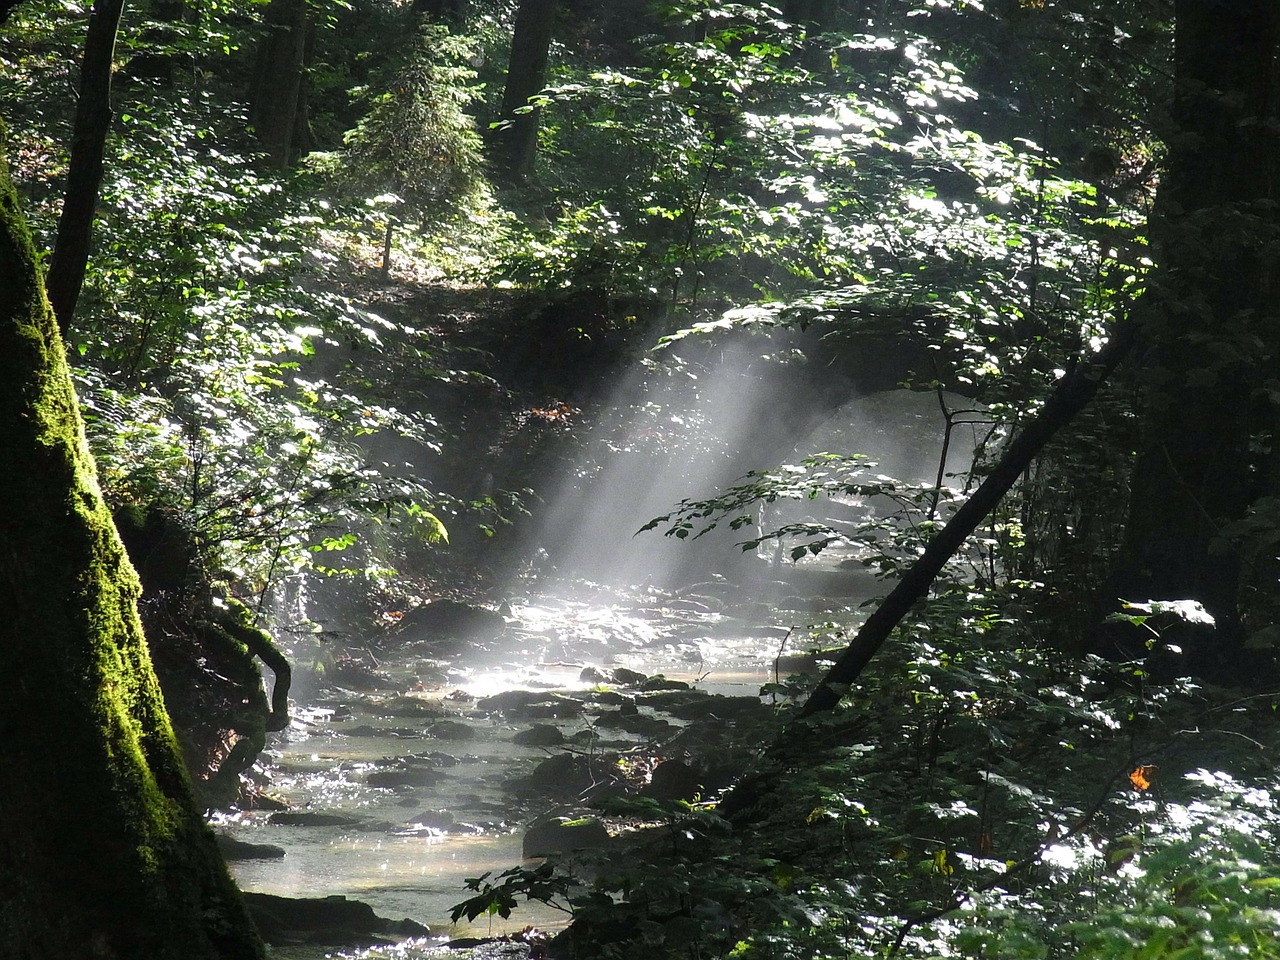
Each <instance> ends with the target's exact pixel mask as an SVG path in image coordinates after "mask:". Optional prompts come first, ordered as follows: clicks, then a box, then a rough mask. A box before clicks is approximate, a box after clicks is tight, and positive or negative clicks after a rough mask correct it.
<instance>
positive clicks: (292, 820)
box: [267, 810, 360, 827]
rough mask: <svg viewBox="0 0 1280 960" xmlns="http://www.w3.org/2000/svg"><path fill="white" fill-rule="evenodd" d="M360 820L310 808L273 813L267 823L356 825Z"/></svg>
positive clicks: (303, 825)
mask: <svg viewBox="0 0 1280 960" xmlns="http://www.w3.org/2000/svg"><path fill="white" fill-rule="evenodd" d="M359 822H360V821H359V820H358V819H356V818H355V817H346V816H343V815H342V814H338V813H312V812H310V811H309V810H298V811H294V812H284V813H273V814H272V815H271V816H269V817H267V823H272V824H275V825H277V826H283V827H354V826H356V825H357V824H358V823H359Z"/></svg>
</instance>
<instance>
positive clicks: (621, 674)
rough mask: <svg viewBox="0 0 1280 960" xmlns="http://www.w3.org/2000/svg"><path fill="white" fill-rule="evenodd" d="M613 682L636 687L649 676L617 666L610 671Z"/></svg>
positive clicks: (621, 685)
mask: <svg viewBox="0 0 1280 960" xmlns="http://www.w3.org/2000/svg"><path fill="white" fill-rule="evenodd" d="M611 676H612V679H613V682H614V683H616V684H618V686H620V687H638V686H640V684H642V683H644V682H645V681H646V680H648V679H649V678H648V677H647V676H646V675H645V674H643V673H637V672H636V671H635V670H628V669H627V668H626V667H618V668H617V669H616V670H614V671H612V674H611Z"/></svg>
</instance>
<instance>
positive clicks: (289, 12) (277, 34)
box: [249, 0, 310, 169]
mask: <svg viewBox="0 0 1280 960" xmlns="http://www.w3.org/2000/svg"><path fill="white" fill-rule="evenodd" d="M308 9H309V8H308V6H307V0H271V4H270V5H269V6H268V7H267V10H266V13H265V15H264V19H265V21H266V26H267V34H266V36H265V37H264V38H263V40H262V43H261V45H260V46H259V47H258V63H257V69H256V70H255V75H254V83H253V91H252V96H251V97H250V109H249V123H250V124H252V126H253V129H254V133H255V134H257V137H258V142H259V143H260V144H261V145H262V147H263V149H264V150H265V151H266V153H267V159H268V162H269V163H270V165H271V166H273V167H278V168H282V169H283V168H284V167H287V166H288V165H289V164H290V162H292V160H293V159H294V156H295V154H296V152H297V142H298V140H297V132H298V129H299V127H300V125H301V124H302V123H304V122H305V121H304V119H303V118H300V117H299V111H300V108H301V105H302V103H303V102H304V97H303V82H304V75H305V72H306V70H305V67H306V56H307V33H308V30H309V27H310V17H309V13H308Z"/></svg>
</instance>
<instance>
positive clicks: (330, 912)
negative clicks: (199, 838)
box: [244, 893, 431, 947]
mask: <svg viewBox="0 0 1280 960" xmlns="http://www.w3.org/2000/svg"><path fill="white" fill-rule="evenodd" d="M244 900H245V905H246V906H247V907H248V908H249V913H250V914H251V915H252V916H253V921H254V923H255V924H256V925H257V927H258V932H259V933H261V934H262V938H263V939H264V940H266V941H267V942H268V943H271V944H278V945H283V944H291V943H315V944H325V945H328V946H344V947H347V946H349V947H357V946H376V945H379V944H385V943H389V942H390V941H388V940H387V939H386V938H385V935H392V936H423V935H426V934H429V933H430V932H431V931H430V929H429V928H427V927H425V926H423V925H422V924H420V923H417V922H415V921H413V920H407V919H406V920H387V919H385V918H383V917H379V916H378V915H377V914H376V913H374V912H373V907H371V906H369V904H367V903H363V902H361V901H359V900H348V899H347V898H346V897H342V896H333V897H320V898H306V899H294V898H292V897H277V896H273V895H271V894H266V893H245V894H244Z"/></svg>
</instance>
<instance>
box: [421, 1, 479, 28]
mask: <svg viewBox="0 0 1280 960" xmlns="http://www.w3.org/2000/svg"><path fill="white" fill-rule="evenodd" d="M468 6H469V4H468V3H467V0H413V6H412V7H410V10H412V11H413V13H415V14H417V15H418V16H420V17H426V18H427V19H429V20H434V21H436V22H439V23H450V24H460V23H462V22H463V21H464V20H466V18H467V7H468Z"/></svg>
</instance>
